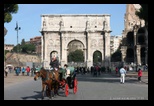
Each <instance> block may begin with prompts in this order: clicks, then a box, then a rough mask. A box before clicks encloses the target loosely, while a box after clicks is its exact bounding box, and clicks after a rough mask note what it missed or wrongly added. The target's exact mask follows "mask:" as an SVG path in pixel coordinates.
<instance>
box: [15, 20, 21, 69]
mask: <svg viewBox="0 0 154 106" xmlns="http://www.w3.org/2000/svg"><path fill="white" fill-rule="evenodd" d="M20 29H21V28H20V27H18V22H16V27H15V30H16V31H17V60H18V66H19V59H18V31H19V30H20Z"/></svg>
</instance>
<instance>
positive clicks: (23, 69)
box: [22, 67, 25, 76]
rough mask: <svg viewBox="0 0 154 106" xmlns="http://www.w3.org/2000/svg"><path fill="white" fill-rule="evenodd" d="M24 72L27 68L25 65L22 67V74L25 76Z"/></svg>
mask: <svg viewBox="0 0 154 106" xmlns="http://www.w3.org/2000/svg"><path fill="white" fill-rule="evenodd" d="M24 73H25V68H24V67H23V68H22V75H23V76H24Z"/></svg>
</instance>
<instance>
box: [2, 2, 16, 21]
mask: <svg viewBox="0 0 154 106" xmlns="http://www.w3.org/2000/svg"><path fill="white" fill-rule="evenodd" d="M17 12H18V4H4V23H6V22H7V23H9V22H11V20H12V14H15V13H17Z"/></svg>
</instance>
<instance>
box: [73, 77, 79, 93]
mask: <svg viewBox="0 0 154 106" xmlns="http://www.w3.org/2000/svg"><path fill="white" fill-rule="evenodd" d="M77 84H78V82H77V79H76V78H75V79H74V88H73V93H74V94H76V92H77Z"/></svg>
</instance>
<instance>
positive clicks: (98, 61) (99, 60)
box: [93, 50, 102, 65]
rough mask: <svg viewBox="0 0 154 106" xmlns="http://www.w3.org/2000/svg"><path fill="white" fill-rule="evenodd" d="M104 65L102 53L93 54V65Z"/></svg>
mask: <svg viewBox="0 0 154 106" xmlns="http://www.w3.org/2000/svg"><path fill="white" fill-rule="evenodd" d="M101 63H102V53H101V52H100V51H99V50H96V51H94V53H93V65H101Z"/></svg>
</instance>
